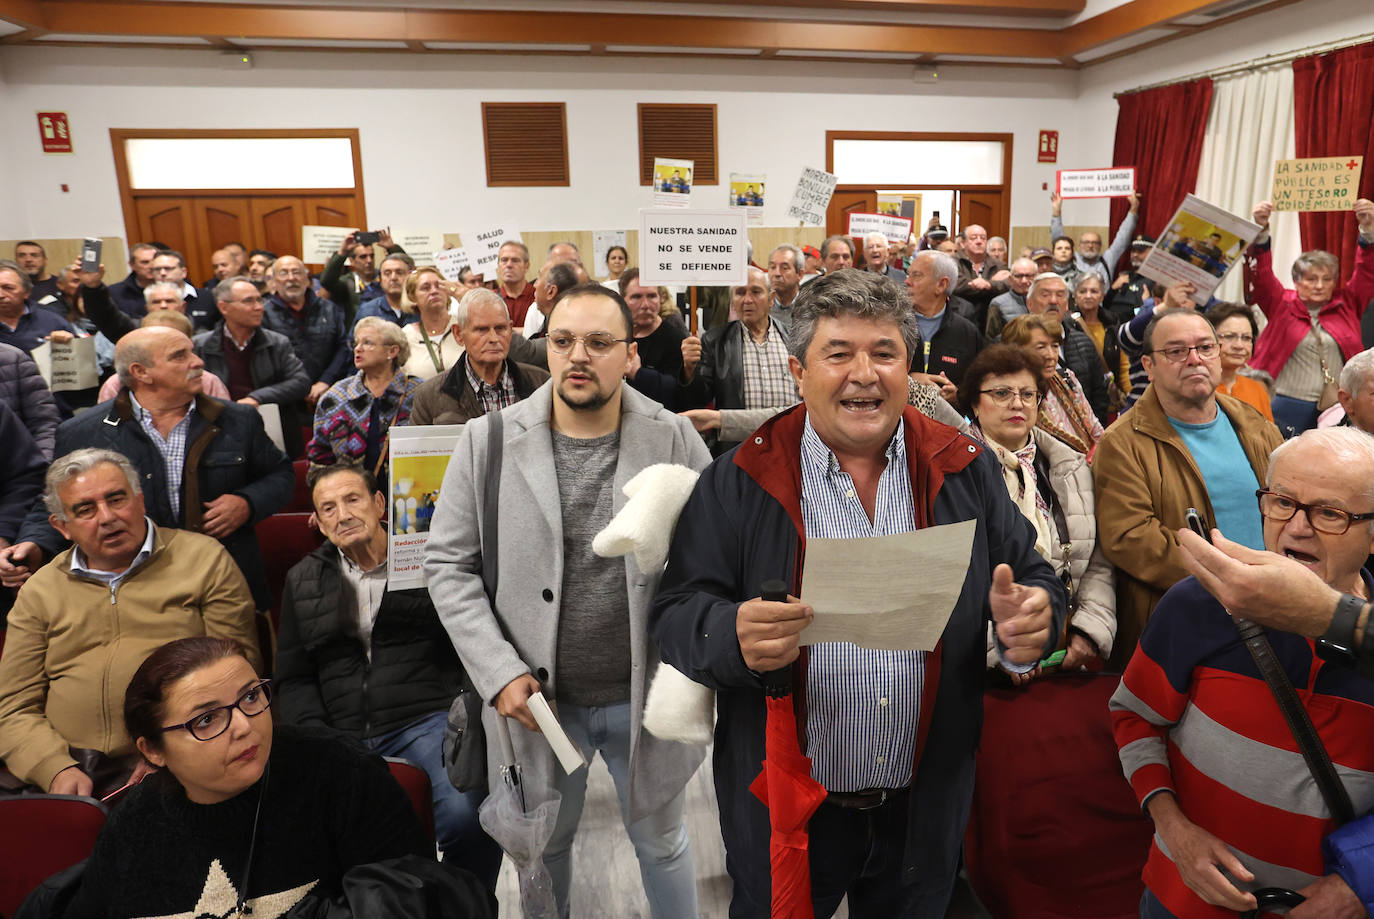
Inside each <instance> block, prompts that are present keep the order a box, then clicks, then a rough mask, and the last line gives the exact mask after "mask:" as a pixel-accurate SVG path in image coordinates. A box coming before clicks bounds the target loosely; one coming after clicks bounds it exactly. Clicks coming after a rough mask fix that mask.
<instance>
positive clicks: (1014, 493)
mask: <svg viewBox="0 0 1374 919" xmlns="http://www.w3.org/2000/svg"><path fill="white" fill-rule="evenodd" d="M969 428H970V430H971V431H972V432H973V435H974V436H975V437H977V438H978V439H979V440H981V441H982V442H983V443H985V444H987V445H988V447H989V448H990V449H991V450H992V453H993V455H994V456H996V457H997V461H998V462H999V463H1001V464H1002V479H1003V481H1004V482H1006V485H1007V493H1008V494H1009V495H1011V499H1012V500H1013V501H1015V502H1016V506H1017V507H1018V508H1020V510H1021V516H1023V517H1025V518H1026V519H1027V520H1029V521H1030V523H1031V526H1033V527H1035V551H1036V552H1039V553H1040V557H1041V558H1045V559H1053V558H1054V550H1053V547H1054V545H1055V541H1054V538H1053V537H1052V536H1051V531H1050V507H1049V505H1048V504H1046V503H1045V499H1044V498H1043V497H1042V496H1041V494H1040V489H1039V488H1037V487H1036V473H1035V438H1034V437H1031V438H1030V439H1029V440H1027V441H1026V445H1025V446H1024V447H1022V448H1021V449H1020V450H1016V451H1012V450H1008V449H1007V448H1006V447H1004V446H1002V445H1001V444H999V443H997V442H996V441H995V440H992V439H991V438H989V437H988V436H987V435H985V434H984V433H983V429H982V428H980V427H979V426H978V423H977V422H974V423H973V424H972V425H970V426H969Z"/></svg>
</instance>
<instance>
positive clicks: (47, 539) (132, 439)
mask: <svg viewBox="0 0 1374 919" xmlns="http://www.w3.org/2000/svg"><path fill="white" fill-rule="evenodd" d="M82 447H99V448H102V449H106V450H115V451H118V452H119V453H122V454H124V455H125V456H126V457H128V458H129V461H130V462H131V463H133V465H134V468H135V469H137V470H138V472H139V474H140V475H141V476H142V477H143V481H142V486H143V500H144V502H145V504H146V505H147V511H148V516H149V517H150V518H152V521H153V523H156V524H158V525H159V526H164V527H179V528H181V529H186V530H192V531H194V532H200V529H201V524H202V516H203V514H204V508H203V507H202V503H203V502H206V501H213V500H214V499H215V498H218V497H219V496H220V495H226V494H233V495H238V496H239V497H240V498H243V499H244V500H245V501H247V502H248V505H249V507H250V508H251V509H252V516H251V517H249V519H248V522H247V523H245V524H244V525H243V526H241V527H239V528H238V529H237V530H235V531H234V532H233V533H230V534H229V535H228V536H226V537H225V538H224V539H221V540H220V542H222V543H223V544H224V548H225V549H227V550H228V552H229V554H230V555H232V556H233V557H234V561H235V562H237V563H238V566H239V569H240V570H242V571H243V576H244V577H245V578H246V579H247V581H248V586H249V587H250V588H252V591H253V602H254V603H256V604H257V607H258V609H267V608H268V607H269V606H271V595H270V593H269V591H268V589H267V572H266V569H265V568H264V567H263V562H262V552H261V551H260V550H259V548H258V537H257V534H255V533H254V532H253V525H254V524H256V523H257V522H258V521H260V520H263V519H265V518H267V517H270V516H271V515H272V514H274V513H276V512H277V511H279V510H281V509H282V508H284V507H286V505H287V504H289V503H290V502H291V494H292V492H293V490H294V489H295V483H296V479H295V471H294V470H293V469H292V467H291V460H289V459H287V457H286V454H285V453H282V452H281V451H280V450H278V449H277V447H276V445H275V444H273V443H272V441H271V440H270V439H269V438H268V437H267V432H266V431H265V430H264V429H263V426H262V416H260V415H259V414H258V412H257V409H254V408H250V407H248V406H246V405H237V404H234V403H232V402H221V401H219V400H218V399H211V398H210V397H209V396H204V395H201V396H196V414H195V416H194V417H193V418H192V419H191V429H190V431H188V432H187V435H186V466H187V472H186V473H184V474H183V476H182V483H181V513H179V514H173V513H172V502H171V500H170V498H169V497H168V490H167V469H166V465H165V464H164V463H163V461H162V454H161V453H160V452H159V451H158V448H157V446H156V445H155V444H154V443H153V442H152V440H151V439H149V437H148V435H147V433H146V432H145V431H144V430H143V426H142V425H141V424H139V423H138V419H137V418H135V417H134V413H133V404H132V403H131V402H130V401H129V392H128V390H123V391H121V392H120V394H119V395H118V396H116V397H115V398H114V399H112V400H110V401H109V402H102V403H100V404H99V405H97V406H95V407H94V408H92V409H89V410H88V411H85V412H82V413H81V414H80V415H77V416H76V417H75V418H72V419H70V420H68V421H64V422H63V423H62V424H61V425H59V426H58V428H57V446H56V448H55V450H54V455H55V456H59V457H60V456H65V455H66V454H68V453H70V452H71V451H72V450H77V449H80V448H82ZM16 541H17V542H25V541H27V542H33V543H36V544H38V546H39V547H41V548H42V549H43V552H44V553H45V554H46V556H47V557H48V558H50V559H51V558H52V557H53V556H54V555H56V554H57V553H59V552H61V551H62V550H63V549H65V548H67V545H68V543H67V541H66V540H65V539H63V538H62V534H61V533H59V532H57V530H55V529H53V528H52V526H51V525H50V524H49V523H48V510H47V508H46V507H45V506H44V504H43V501H42V500H41V499H39V500H38V501H36V502H35V503H34V505H33V509H32V510H30V511H29V515H28V517H27V518H26V519H25V520H24V525H23V527H22V529H21V530H20V533H19V538H18V540H16Z"/></svg>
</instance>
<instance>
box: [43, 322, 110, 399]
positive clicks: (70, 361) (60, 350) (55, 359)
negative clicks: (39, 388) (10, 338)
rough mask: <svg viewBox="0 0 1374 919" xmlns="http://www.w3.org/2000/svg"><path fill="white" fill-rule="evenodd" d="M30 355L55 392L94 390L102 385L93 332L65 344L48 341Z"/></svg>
mask: <svg viewBox="0 0 1374 919" xmlns="http://www.w3.org/2000/svg"><path fill="white" fill-rule="evenodd" d="M29 354H30V355H31V356H32V357H33V362H34V363H35V364H37V365H38V372H39V373H40V374H42V375H43V379H44V380H46V381H47V383H48V388H49V389H51V390H52V391H53V392H73V391H75V390H80V389H94V388H95V387H97V386H99V385H100V371H99V369H98V368H97V367H96V363H95V337H94V336H92V335H88V336H86V337H85V338H73V339H72V340H71V341H69V342H66V343H63V344H58V343H57V342H52V341H45V342H43V344H41V345H39V346H38V347H37V348H34V349H33V350H32V351H30V352H29Z"/></svg>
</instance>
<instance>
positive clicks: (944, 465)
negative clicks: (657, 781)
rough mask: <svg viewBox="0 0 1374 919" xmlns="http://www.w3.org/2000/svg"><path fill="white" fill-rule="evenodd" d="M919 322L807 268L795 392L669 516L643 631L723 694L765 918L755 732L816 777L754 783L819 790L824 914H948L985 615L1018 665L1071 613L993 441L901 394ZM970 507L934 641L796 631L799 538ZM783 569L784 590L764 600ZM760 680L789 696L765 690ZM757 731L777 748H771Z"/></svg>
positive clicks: (916, 524)
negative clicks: (797, 400) (927, 412)
mask: <svg viewBox="0 0 1374 919" xmlns="http://www.w3.org/2000/svg"><path fill="white" fill-rule="evenodd" d="M918 336H919V331H918V327H917V324H916V319H915V317H914V316H913V314H912V311H911V306H910V304H909V303H908V301H907V297H906V295H905V294H904V293H903V291H902V289H901V288H900V287H898V286H897V285H896V284H895V283H894V282H893V281H891V280H890V279H888V278H885V277H881V276H879V275H876V274H872V273H868V272H859V271H838V272H835V273H834V274H827V275H825V276H824V277H821V278H817V279H816V280H815V281H812V282H811V283H809V284H807V285H806V286H805V287H804V288H803V289H802V292H801V295H800V296H799V297H798V301H797V307H796V310H795V312H794V314H793V324H792V338H791V339H790V343H789V350H790V352H791V354H790V357H789V361H788V364H789V369H790V370H791V372H792V375H793V377H794V379H795V380H796V383H797V386H798V388H799V389H800V391H801V394H802V398H803V400H804V402H803V405H801V406H798V407H795V408H793V409H791V410H789V411H786V412H783V413H781V414H779V415H777V416H775V417H774V418H772V419H770V420H769V421H767V422H766V423H765V424H764V425H763V426H762V427H761V428H759V429H758V430H757V431H755V432H754V434H753V435H752V436H750V437H749V438H747V439H746V440H745V441H744V442H743V443H742V444H741V445H740V446H739V448H738V449H736V450H735V451H733V452H732V453H730V454H729V455H727V456H724V457H721V458H720V459H717V460H716V462H714V463H713V464H712V465H711V466H710V467H709V468H708V469H707V470H706V471H705V472H703V473H702V475H701V478H700V479H698V481H697V484H696V487H695V489H694V491H693V493H692V496H691V497H690V498H689V499H688V501H687V505H686V507H685V508H683V511H682V514H681V516H680V517H679V518H678V522H677V528H676V530H675V532H674V536H673V542H672V546H671V549H670V551H669V556H668V566H667V569H666V571H665V573H664V575H663V581H662V583H661V584H660V586H659V590H658V593H657V595H656V597H655V600H654V609H653V614H652V617H651V619H650V634H651V635H652V637H653V639H654V641H655V642H656V643H657V646H658V648H659V650H660V652H661V653H662V655H663V659H664V660H665V661H666V662H668V663H670V664H672V665H673V666H674V667H676V668H678V669H679V670H681V671H682V672H683V673H685V674H686V675H687V676H689V677H690V678H692V679H693V680H696V681H697V682H699V683H702V684H705V685H707V686H709V687H711V688H713V689H715V690H717V691H718V694H717V696H716V705H717V707H718V711H719V717H718V718H717V720H716V736H715V749H716V750H717V756H716V758H715V785H716V794H717V797H718V799H719V804H720V814H721V830H722V835H723V836H724V840H725V847H726V869H727V870H728V871H729V873H730V877H731V880H732V881H733V882H734V894H733V901H732V903H731V908H730V915H731V916H732V917H736V919H745V917H749V919H755V917H757V919H763V917H767V916H769V915H771V912H770V902H771V895H770V891H771V890H772V889H773V885H774V884H776V883H778V882H779V879H770V867H769V846H768V839H769V813H768V807H769V806H768V805H767V804H764V803H763V802H762V801H761V799H760V798H759V797H755V796H754V794H753V792H752V791H751V790H750V789H751V787H754V788H758V787H759V786H758V785H757V784H755V780H756V779H757V778H758V777H759V775H760V773H761V771H762V768H763V759H764V747H765V739H764V738H765V733H767V734H769V735H773V736H774V737H777V738H781V739H782V742H783V743H785V744H791V745H793V746H792V748H791V749H784V750H783V751H781V754H782V755H783V756H787V755H794V756H796V757H799V758H800V757H801V756H802V755H803V754H805V755H806V756H809V757H810V763H811V764H810V775H809V776H807V775H804V774H803V775H802V776H800V777H799V780H800V781H802V782H804V783H810V786H811V787H809V788H805V789H800V790H798V791H797V792H796V793H794V792H793V791H792V790H790V789H789V790H786V791H783V790H781V789H779V788H778V786H777V785H775V784H774V783H773V782H772V781H771V780H770V781H769V783H768V788H767V791H766V792H765V793H763V795H762V797H764V798H768V797H770V796H774V806H782V804H781V799H784V798H786V799H791V800H796V799H798V798H800V797H802V796H803V795H810V794H815V795H816V796H817V797H819V798H821V799H822V800H821V802H820V803H819V805H818V807H817V809H816V810H815V812H814V816H811V817H810V820H809V823H807V824H805V826H804V832H806V833H807V834H809V840H808V841H807V844H808V845H809V857H810V863H811V865H810V866H811V889H810V890H809V891H808V892H807V893H808V894H809V896H810V899H811V901H812V905H813V908H814V911H815V913H816V915H818V916H829V915H831V914H832V913H833V912H834V911H835V909H836V907H837V906H838V904H839V902H840V900H841V899H842V898H844V897H845V896H846V895H847V896H848V898H849V909H850V912H851V914H852V915H856V916H905V917H916V919H936V917H943V916H944V915H945V914H946V910H947V908H948V905H949V901H950V897H951V893H952V890H953V887H954V883H955V878H956V875H957V872H958V868H959V852H960V847H961V843H962V840H963V833H964V827H965V824H966V823H967V821H968V814H969V808H970V804H971V801H972V796H973V762H974V750H975V748H976V747H977V744H978V735H979V724H980V723H981V720H982V717H981V715H982V708H981V706H982V701H981V700H982V682H983V670H984V663H983V654H984V649H985V642H986V634H987V624H988V621H989V618H991V619H992V620H993V621H994V622H995V623H996V629H995V634H996V636H997V638H998V641H997V649H998V652H999V654H1000V655H1001V659H1002V660H1003V661H1004V665H1005V666H1007V667H1009V668H1011V669H1013V670H1015V671H1016V672H1028V671H1029V670H1030V669H1031V668H1032V667H1033V666H1034V664H1035V662H1036V661H1038V660H1040V659H1041V658H1042V657H1043V656H1044V655H1046V654H1048V653H1049V652H1050V651H1052V650H1053V648H1054V645H1055V642H1056V639H1057V637H1058V635H1059V630H1060V629H1061V628H1063V623H1064V610H1065V595H1064V591H1063V587H1062V586H1061V585H1060V584H1059V582H1058V580H1057V579H1056V578H1055V576H1054V572H1053V570H1052V569H1051V568H1050V566H1049V565H1048V564H1047V563H1046V562H1045V561H1044V559H1043V558H1041V556H1040V554H1039V553H1038V552H1037V551H1036V550H1035V533H1034V530H1033V529H1032V527H1031V525H1030V524H1029V523H1028V522H1027V521H1026V519H1025V518H1024V517H1023V516H1022V515H1021V514H1020V512H1019V511H1018V510H1017V509H1016V506H1015V505H1014V504H1013V503H1012V500H1011V498H1010V496H1009V495H1008V493H1007V490H1006V488H1005V487H1003V485H1002V472H1001V469H1000V466H999V464H998V463H997V460H996V459H995V458H994V457H993V455H992V454H991V453H990V452H988V451H987V450H986V449H985V448H983V447H982V446H981V445H979V444H978V443H977V442H975V441H973V440H971V439H969V438H967V437H966V436H964V435H963V434H961V433H959V432H958V431H957V430H955V429H954V428H952V427H948V426H946V425H943V424H940V423H938V422H935V421H932V420H930V419H928V418H926V417H925V416H924V415H922V414H920V413H919V412H918V411H917V410H916V409H915V408H908V407H907V404H906V403H907V391H908V389H907V367H908V366H909V365H910V362H911V351H912V349H913V348H914V346H915V345H916V343H917V341H918V340H919V338H918ZM967 520H977V521H978V522H979V523H978V526H977V527H976V529H975V531H974V533H973V541H972V548H971V552H970V554H969V557H968V563H967V564H968V567H967V570H966V571H964V572H963V573H961V574H959V575H958V577H959V578H960V579H962V581H963V588H962V590H961V592H960V597H959V600H958V602H957V605H956V606H955V607H954V610H953V612H952V613H951V615H950V617H949V619H948V621H947V624H946V625H945V626H944V629H943V634H942V635H941V637H940V639H939V642H938V644H937V645H936V650H934V651H930V652H924V651H920V650H895V651H893V650H888V651H875V650H868V649H865V648H861V647H858V646H857V645H853V644H849V643H840V642H834V643H832V642H826V643H821V644H815V645H812V646H810V647H808V648H802V647H801V646H800V645H801V642H800V639H801V637H802V634H801V633H802V630H803V629H805V628H806V627H807V626H808V625H809V624H810V623H811V621H812V618H813V610H812V608H811V607H810V605H809V604H806V603H803V602H801V601H799V600H797V599H796V596H797V595H798V594H800V592H801V590H800V587H801V581H802V565H801V559H802V557H803V554H804V552H805V550H806V541H807V540H809V539H826V538H837V537H842V538H864V537H877V536H891V535H897V534H901V533H909V532H912V531H915V530H918V529H921V528H924V527H931V526H939V525H944V524H955V523H958V522H960V521H967ZM862 555H863V553H862V552H856V554H855V557H856V558H859V557H862ZM963 565H964V562H963V561H962V559H961V562H960V568H961V570H962V569H963ZM808 577H809V572H808ZM775 579H781V580H782V581H783V583H784V584H785V585H787V588H788V590H789V591H790V594H791V595H790V596H789V597H788V598H787V600H786V601H778V600H773V599H769V600H764V599H762V598H761V595H762V594H763V592H764V584H765V583H766V582H768V581H771V580H775ZM794 663H795V664H796V666H793V664H794ZM788 692H792V693H794V696H795V698H796V699H798V700H804V701H798V702H796V703H795V705H794V702H793V701H792V700H791V699H786V696H787V694H788ZM770 695H771V696H773V697H775V698H776V697H779V696H781V697H783V698H784V699H785V701H784V702H782V703H781V704H779V703H777V702H769V703H766V702H765V699H766V697H767V696H770ZM794 717H795V719H797V721H799V722H800V723H797V722H796V721H794V720H793V719H794ZM799 728H804V736H805V738H806V739H805V749H804V750H803V749H802V748H801V744H800V743H799V742H797V741H796V738H798V735H799V733H801V732H800V731H799ZM768 744H769V752H768V757H769V759H770V761H772V760H775V758H776V757H777V756H778V755H779V751H777V750H776V749H775V748H774V746H773V745H774V740H771V739H770V740H769V741H768ZM770 880H771V882H772V883H770Z"/></svg>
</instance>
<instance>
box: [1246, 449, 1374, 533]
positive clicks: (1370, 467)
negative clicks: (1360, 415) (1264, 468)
mask: <svg viewBox="0 0 1374 919" xmlns="http://www.w3.org/2000/svg"><path fill="white" fill-rule="evenodd" d="M1299 445H1302V446H1310V447H1312V448H1313V449H1315V450H1318V451H1320V452H1321V453H1324V454H1326V455H1327V456H1330V457H1332V458H1334V459H1336V460H1337V461H1338V462H1339V463H1340V465H1341V467H1342V468H1344V469H1347V470H1349V469H1351V467H1357V466H1358V465H1359V464H1360V463H1363V464H1364V468H1363V470H1360V469H1358V468H1357V469H1355V470H1354V471H1351V472H1350V473H1349V474H1348V475H1346V476H1345V477H1344V478H1343V479H1342V481H1343V482H1345V483H1346V484H1348V485H1349V487H1350V491H1351V494H1352V495H1360V496H1361V497H1363V498H1365V499H1367V500H1370V501H1374V437H1371V436H1370V435H1368V434H1366V433H1365V432H1364V431H1361V430H1360V429H1359V428H1347V427H1333V428H1312V429H1311V430H1307V431H1303V432H1302V433H1301V434H1299V435H1298V436H1297V437H1294V438H1292V439H1291V440H1285V441H1284V442H1283V443H1281V444H1279V445H1278V446H1277V447H1275V448H1274V452H1273V453H1270V454H1269V471H1268V472H1266V473H1265V476H1264V487H1265V488H1269V487H1270V486H1272V485H1273V484H1274V467H1275V466H1277V465H1278V462H1279V458H1280V457H1282V456H1283V455H1284V454H1286V453H1288V452H1289V451H1290V450H1292V449H1294V448H1295V447H1297V446H1299ZM1370 532H1374V521H1371V523H1370Z"/></svg>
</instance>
